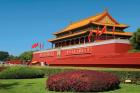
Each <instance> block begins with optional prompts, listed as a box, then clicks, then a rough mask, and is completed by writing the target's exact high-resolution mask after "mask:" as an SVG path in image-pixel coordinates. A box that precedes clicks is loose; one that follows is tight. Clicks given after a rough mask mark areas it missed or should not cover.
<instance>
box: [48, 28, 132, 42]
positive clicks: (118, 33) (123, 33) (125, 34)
mask: <svg viewBox="0 0 140 93" xmlns="http://www.w3.org/2000/svg"><path fill="white" fill-rule="evenodd" d="M87 32H89V31H83V32H78V33H75V34H70V35H67V36H62V37H59V38H53V39H50V40H48V41H49V42H53V41H57V40H61V39H65V38H69V37H73V36H77V35H81V34H85V33H87ZM96 32H97V31H96V30H93V33H96ZM103 34H113V32H110V31H106V32H105V33H103ZM114 34H115V35H122V36H132V34H133V33H131V32H114Z"/></svg>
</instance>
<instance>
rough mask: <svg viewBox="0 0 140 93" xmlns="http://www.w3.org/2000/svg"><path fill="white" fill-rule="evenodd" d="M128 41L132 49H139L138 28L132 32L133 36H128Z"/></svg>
mask: <svg viewBox="0 0 140 93" xmlns="http://www.w3.org/2000/svg"><path fill="white" fill-rule="evenodd" d="M130 42H131V44H132V46H133V48H134V49H136V50H140V28H138V29H137V31H136V32H134V33H133V36H132V37H131V38H130Z"/></svg>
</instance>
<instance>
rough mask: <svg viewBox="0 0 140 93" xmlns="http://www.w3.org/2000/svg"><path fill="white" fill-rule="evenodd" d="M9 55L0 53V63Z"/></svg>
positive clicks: (3, 52) (4, 52)
mask: <svg viewBox="0 0 140 93" xmlns="http://www.w3.org/2000/svg"><path fill="white" fill-rule="evenodd" d="M8 57H9V53H8V52H6V51H0V61H6V60H8Z"/></svg>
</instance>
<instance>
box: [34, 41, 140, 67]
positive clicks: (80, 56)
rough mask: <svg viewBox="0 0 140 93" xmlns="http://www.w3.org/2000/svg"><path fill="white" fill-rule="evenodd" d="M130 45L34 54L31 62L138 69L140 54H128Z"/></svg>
mask: <svg viewBox="0 0 140 93" xmlns="http://www.w3.org/2000/svg"><path fill="white" fill-rule="evenodd" d="M130 49H131V45H129V44H123V43H114V44H104V45H96V46H91V47H81V48H75V49H65V50H61V52H60V53H61V55H60V54H59V55H58V52H57V51H52V52H42V53H34V55H33V61H37V62H45V63H46V64H49V65H58V66H62V65H69V66H110V67H137V68H140V53H128V50H130Z"/></svg>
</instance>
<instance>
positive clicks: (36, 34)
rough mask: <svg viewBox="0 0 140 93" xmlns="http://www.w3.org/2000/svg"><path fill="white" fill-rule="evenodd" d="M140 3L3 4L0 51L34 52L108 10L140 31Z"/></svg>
mask: <svg viewBox="0 0 140 93" xmlns="http://www.w3.org/2000/svg"><path fill="white" fill-rule="evenodd" d="M139 4H140V0H0V51H8V52H9V53H10V54H13V55H19V54H20V53H22V52H24V51H28V50H31V45H32V44H33V43H35V42H43V43H44V45H45V49H47V48H50V47H51V44H50V43H48V42H47V39H50V38H53V37H54V36H53V35H52V33H54V32H56V31H59V30H61V29H63V28H64V27H65V26H67V25H68V24H69V23H70V22H74V21H78V20H80V19H83V18H86V17H89V16H92V15H95V14H97V13H100V12H103V11H104V9H105V8H107V9H108V11H109V13H110V14H111V15H112V16H113V17H114V18H115V19H116V20H117V21H118V22H120V23H125V24H128V25H129V26H130V27H129V28H128V29H126V31H129V32H133V31H136V29H137V28H138V27H140V25H139V24H140V21H139V20H140V12H139V11H140V5H139Z"/></svg>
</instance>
